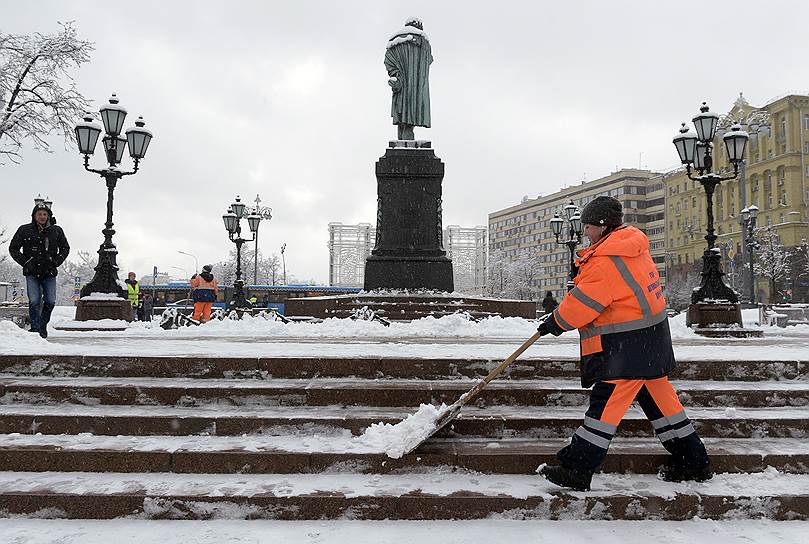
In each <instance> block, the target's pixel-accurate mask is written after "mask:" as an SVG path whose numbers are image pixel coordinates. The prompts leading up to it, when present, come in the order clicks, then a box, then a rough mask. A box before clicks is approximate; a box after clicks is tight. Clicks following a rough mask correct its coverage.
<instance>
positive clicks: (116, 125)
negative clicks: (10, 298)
mask: <svg viewBox="0 0 809 544" xmlns="http://www.w3.org/2000/svg"><path fill="white" fill-rule="evenodd" d="M99 113H101V121H102V122H103V123H104V132H105V134H104V137H103V138H102V139H101V142H102V144H103V145H104V152H105V158H106V160H107V163H108V164H109V166H108V167H107V168H104V169H101V170H96V169H94V168H90V155H92V154H93V152H94V151H95V147H96V143H97V142H98V137H99V136H100V135H101V130H102V129H101V127H100V126H99V125H98V123H95V122H94V121H93V117H92V115H91V114H90V113H88V114H87V116H86V117H85V118H84V120H83V121H82V122H80V123H78V124H77V125H76V141H77V142H78V145H79V152H80V153H81V154H82V155H84V169H85V170H87V171H88V172H93V173H94V174H98V175H100V176H101V177H102V178H104V181H105V182H106V185H107V222H106V223H104V227H105V228H104V230H102V231H101V232H102V233H103V234H104V242H102V244H101V247H100V248H99V249H98V265H97V266H96V267H95V276H94V277H93V279H92V281H90V283H88V284H87V285H85V286H84V287H83V288H82V290H81V296H82V297H85V296H88V295H90V294H92V293H110V294H115V295H117V296H119V297H121V298H124V299H125V298H126V291H125V290H124V289H122V288H121V286H120V285H119V284H118V264H117V263H116V255H118V249H117V248H116V247H115V244H113V243H112V235H113V234H115V230H113V228H112V227H113V223H112V201H113V191H115V185H116V184H117V183H118V180H120V179H121V178H123V177H124V176H131V175H132V174H134V173H135V172H137V171H138V164H139V162H140V160H141V159H143V158H144V156H146V150H147V149H148V147H149V142H151V141H152V133H151V132H150V131H149V130H148V129H146V128H144V125H145V123H144V122H143V117H138V120H137V121H135V126H134V127H132V128H129V129H127V131H126V133H125V134H126V137H124V136H121V130H122V129H123V126H124V119H125V118H126V109H125V108H124V107H123V106H121V105H119V104H118V98H117V97H116V96H115V94H113V95H112V97H110V100H109V103H108V104H105V105H104V106H102V107H101V109H100V110H99ZM127 147H129V155H130V157H132V158H133V159H134V161H135V166H134V168H133V169H132V171H131V172H124V171H121V170H119V169H118V165H119V164H120V163H121V159H123V157H124V151H126V149H127Z"/></svg>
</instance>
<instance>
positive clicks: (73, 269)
mask: <svg viewBox="0 0 809 544" xmlns="http://www.w3.org/2000/svg"><path fill="white" fill-rule="evenodd" d="M97 264H98V255H97V254H96V253H90V252H89V251H84V250H79V251H77V252H76V253H75V258H74V259H71V260H69V261H65V262H64V264H63V265H62V266H61V270H60V271H59V275H58V276H57V277H56V279H57V284H58V288H57V289H56V302H57V304H60V305H65V304H67V305H70V304H72V303H73V291H74V288H75V281H76V278H77V277H78V278H80V280H79V283H80V284H82V285H83V284H86V283H89V282H90V280H92V279H93V276H95V267H96V265H97Z"/></svg>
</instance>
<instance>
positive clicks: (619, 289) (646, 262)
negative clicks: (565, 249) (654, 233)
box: [553, 226, 674, 383]
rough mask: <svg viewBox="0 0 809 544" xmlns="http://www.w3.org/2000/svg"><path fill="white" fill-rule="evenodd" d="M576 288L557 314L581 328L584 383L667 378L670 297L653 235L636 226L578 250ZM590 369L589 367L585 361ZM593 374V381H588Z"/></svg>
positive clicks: (562, 322) (566, 324)
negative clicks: (653, 251)
mask: <svg viewBox="0 0 809 544" xmlns="http://www.w3.org/2000/svg"><path fill="white" fill-rule="evenodd" d="M576 265H577V266H578V268H579V272H578V275H577V276H576V278H575V279H574V281H573V283H574V288H573V290H571V291H570V292H569V293H568V294H567V296H565V298H564V299H563V300H562V302H561V303H560V304H559V306H558V307H557V308H556V310H554V312H553V318H554V321H556V324H557V325H558V326H559V327H560V328H561V329H562V330H572V329H578V330H579V335H580V341H581V355H582V363H583V368H582V376H583V379H582V382H583V383H584V382H585V381H588V382H590V383H592V382H593V381H597V380H598V379H606V378H635V379H637V378H646V379H652V378H657V377H660V376H665V375H666V374H667V373H668V372H669V371H670V370H671V369H672V368H673V367H674V355H673V351H672V348H671V335H670V332H669V329H668V320H667V315H666V299H665V298H664V297H663V292H662V290H661V287H660V277H659V275H658V273H657V268H656V267H655V264H654V262H653V261H652V257H651V255H650V254H649V239H648V238H646V235H645V234H643V233H642V232H641V231H640V230H638V229H637V228H635V227H632V226H623V227H619V228H618V229H616V230H614V231H612V232H611V233H609V234H608V235H607V236H605V237H604V238H602V239H600V240H599V241H598V242H597V243H595V244H593V245H592V246H590V247H587V248H585V249H582V250H580V251H579V252H578V258H577V259H576ZM588 364H589V365H590V366H591V368H585V365H588ZM586 374H587V375H589V376H590V378H591V379H589V380H585V379H584V376H585V375H586Z"/></svg>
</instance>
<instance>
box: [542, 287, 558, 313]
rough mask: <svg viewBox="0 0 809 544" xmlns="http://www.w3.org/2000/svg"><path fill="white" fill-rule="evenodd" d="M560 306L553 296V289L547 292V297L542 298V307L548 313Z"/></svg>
mask: <svg viewBox="0 0 809 544" xmlns="http://www.w3.org/2000/svg"><path fill="white" fill-rule="evenodd" d="M557 306H559V303H558V302H557V301H556V299H555V298H553V291H548V292H547V293H545V298H543V299H542V309H543V310H544V311H545V313H546V314H549V313H551V312H552V311H554V310H555V309H556V307H557Z"/></svg>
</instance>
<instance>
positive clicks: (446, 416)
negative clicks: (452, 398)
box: [404, 402, 463, 455]
mask: <svg viewBox="0 0 809 544" xmlns="http://www.w3.org/2000/svg"><path fill="white" fill-rule="evenodd" d="M462 407H463V404H460V403H458V402H456V403H455V404H453V405H452V406H450V407H449V408H447V411H446V412H444V413H443V414H442V415H441V416H440V417H439V418H438V419H436V420H435V429H433V430H432V431H431V432H430V434H428V435H427V436H425V437H424V438H423V439H422V440H421V442H419V443H418V444H415V445H414V446H413V447H411V448H410V449H409V450H407V451H406V452H405V453H404V454H405V455H407V454H409V453H413V452H414V451H416V450H417V449H418V448H419V447H420V446H421V445H422V444H424V443H425V442H427V441H428V440H429V439H430V438H432V437H433V436H435V435H436V434H437V433H438V431H440V430H441V429H443V428H444V427H446V426H447V425H448V424H449V423H450V422H451V421H452V420H453V419H455V418H456V417H457V416H458V414H459V413H461V408H462Z"/></svg>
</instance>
